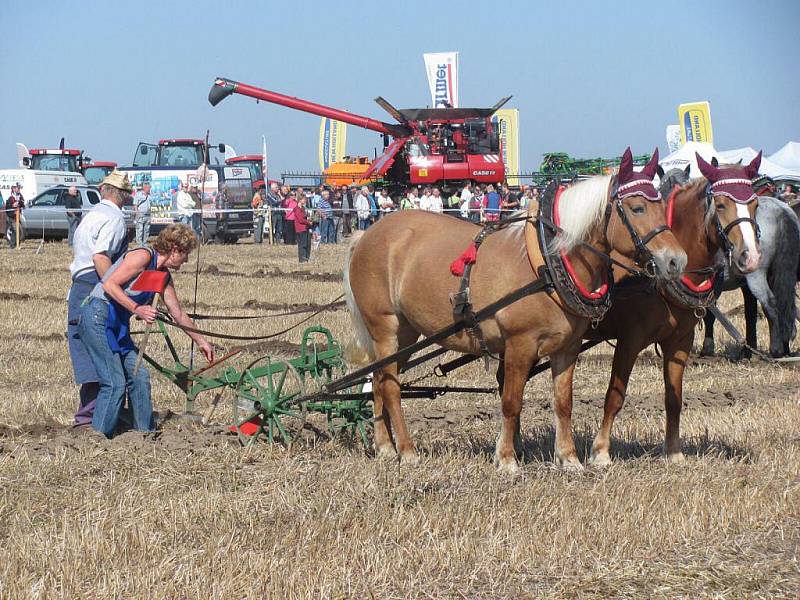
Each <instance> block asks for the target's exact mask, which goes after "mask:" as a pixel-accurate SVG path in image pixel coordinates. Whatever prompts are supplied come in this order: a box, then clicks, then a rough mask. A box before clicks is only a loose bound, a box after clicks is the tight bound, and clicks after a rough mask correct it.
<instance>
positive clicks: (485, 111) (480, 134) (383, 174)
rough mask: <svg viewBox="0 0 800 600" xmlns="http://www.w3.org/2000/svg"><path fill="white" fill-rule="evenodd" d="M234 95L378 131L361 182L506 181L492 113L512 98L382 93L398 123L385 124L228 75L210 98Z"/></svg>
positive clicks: (400, 185)
mask: <svg viewBox="0 0 800 600" xmlns="http://www.w3.org/2000/svg"><path fill="white" fill-rule="evenodd" d="M231 94H242V95H244V96H250V97H251V98H255V99H257V100H264V101H266V102H272V103H274V104H280V105H282V106H286V107H289V108H294V109H296V110H301V111H304V112H309V113H311V114H315V115H319V116H321V117H328V118H330V119H335V120H337V121H342V122H344V123H349V124H351V125H355V126H356V127H362V128H364V129H369V130H371V131H376V132H378V133H380V134H381V135H382V136H383V146H384V152H383V154H382V155H381V156H379V157H378V158H376V159H375V160H374V161H372V163H371V164H370V165H369V168H367V169H366V170H365V171H364V172H363V174H362V175H361V180H362V181H367V180H370V181H375V180H378V179H383V180H385V181H386V182H387V183H388V184H389V185H390V186H391V187H393V188H405V187H406V186H408V185H409V184H413V185H416V184H435V185H439V186H442V187H444V188H454V187H458V186H461V185H463V184H464V183H465V182H467V181H470V182H480V183H500V182H501V181H503V180H504V179H505V167H504V166H503V161H502V158H501V148H500V139H499V135H498V131H497V129H496V127H495V125H494V124H493V123H492V115H493V114H494V113H495V111H497V110H498V109H499V108H500V107H502V106H503V105H504V104H505V103H506V102H508V100H509V99H510V98H511V97H510V96H509V97H507V98H503V99H502V100H501V101H500V102H498V103H497V104H495V105H494V106H493V107H491V108H413V109H406V110H398V109H396V108H395V107H394V106H392V105H391V104H389V103H388V102H387V101H386V100H384V99H383V98H381V97H378V98H376V99H375V101H376V102H377V103H378V104H379V105H380V106H381V107H382V108H383V109H384V110H386V111H387V112H388V113H389V114H390V115H391V116H392V117H393V118H394V119H395V120H396V121H397V123H384V122H382V121H378V120H375V119H371V118H369V117H362V116H359V115H355V114H353V113H349V112H346V111H344V110H339V109H336V108H331V107H328V106H324V105H322V104H315V103H313V102H308V101H307V100H301V99H299V98H293V97H291V96H285V95H283V94H279V93H277V92H271V91H269V90H265V89H261V88H257V87H254V86H251V85H247V84H244V83H239V82H236V81H231V80H230V79H224V78H218V79H217V80H216V81H215V82H214V85H213V86H212V87H211V91H210V92H209V94H208V100H209V102H210V103H211V104H212V105H213V106H216V105H217V104H219V103H220V102H221V101H222V100H224V99H225V98H227V97H228V96H230V95H231ZM390 138H393V139H390Z"/></svg>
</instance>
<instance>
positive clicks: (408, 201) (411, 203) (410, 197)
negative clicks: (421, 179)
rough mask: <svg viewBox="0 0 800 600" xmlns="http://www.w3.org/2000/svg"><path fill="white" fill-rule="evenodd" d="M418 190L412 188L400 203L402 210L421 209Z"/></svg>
mask: <svg viewBox="0 0 800 600" xmlns="http://www.w3.org/2000/svg"><path fill="white" fill-rule="evenodd" d="M417 194H418V192H417V188H415V187H412V188H410V189H409V190H408V192H407V193H406V195H405V196H403V199H402V200H401V201H400V210H414V209H416V208H418V207H419V196H418V195H417Z"/></svg>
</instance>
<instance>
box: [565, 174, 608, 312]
mask: <svg viewBox="0 0 800 600" xmlns="http://www.w3.org/2000/svg"><path fill="white" fill-rule="evenodd" d="M565 189H566V188H565V187H564V186H563V185H562V186H559V188H558V190H556V197H555V198H554V199H553V222H554V223H555V224H556V227H561V223H560V219H559V218H558V201H559V199H560V198H561V192H563V191H564V190H565ZM561 260H562V262H563V263H564V268H565V269H566V270H567V273H568V274H569V278H570V279H572V283H573V284H574V285H575V288H576V289H577V290H578V292H579V293H580V295H581V296H583V297H584V298H587V299H589V300H599V299H600V298H602V297H603V296H605V295H606V294H607V293H608V281H607V277H606V272H605V271H603V284H602V285H601V286H600V287H599V288H597V289H596V290H595V291H591V290H589V289H588V288H587V287H586V286H585V285H583V282H581V280H580V279H578V275H577V273H575V267H573V266H572V262H571V261H570V260H569V258H568V257H567V253H566V252H561Z"/></svg>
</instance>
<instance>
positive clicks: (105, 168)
mask: <svg viewBox="0 0 800 600" xmlns="http://www.w3.org/2000/svg"><path fill="white" fill-rule="evenodd" d="M116 168H117V163H115V162H110V161H88V162H84V163H83V165H82V166H81V172H82V173H83V176H84V177H86V181H88V182H89V185H100V182H101V181H103V179H105V176H106V175H108V174H109V173H111V171H113V170H114V169H116Z"/></svg>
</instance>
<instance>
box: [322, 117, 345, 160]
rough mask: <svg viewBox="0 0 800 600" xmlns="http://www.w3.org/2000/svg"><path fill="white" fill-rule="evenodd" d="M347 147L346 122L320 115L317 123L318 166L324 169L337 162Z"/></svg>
mask: <svg viewBox="0 0 800 600" xmlns="http://www.w3.org/2000/svg"><path fill="white" fill-rule="evenodd" d="M346 147H347V123H342V122H341V121H332V120H331V119H328V118H327V117H322V122H321V123H320V125H319V168H320V170H321V171H324V170H325V169H327V168H328V167H330V166H331V165H332V164H333V163H335V162H339V161H340V160H342V158H343V157H344V155H345V148H346Z"/></svg>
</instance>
